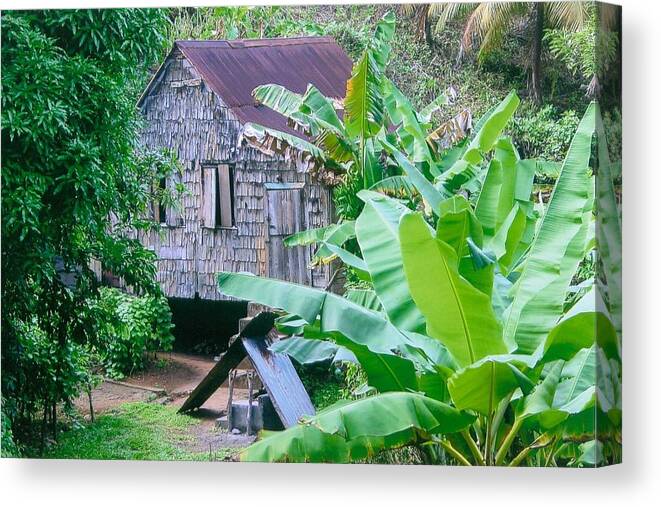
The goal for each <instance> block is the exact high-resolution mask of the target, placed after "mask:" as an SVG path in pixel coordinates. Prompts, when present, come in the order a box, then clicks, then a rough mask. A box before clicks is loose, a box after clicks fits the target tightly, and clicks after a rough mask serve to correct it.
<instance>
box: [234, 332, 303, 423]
mask: <svg viewBox="0 0 661 507" xmlns="http://www.w3.org/2000/svg"><path fill="white" fill-rule="evenodd" d="M244 334H246V333H244ZM241 341H242V342H243V346H244V348H245V350H246V352H247V354H248V357H249V358H250V361H251V362H252V364H253V366H254V367H255V370H256V371H257V374H258V375H259V378H260V379H261V381H262V384H264V387H265V388H266V392H267V393H268V395H269V397H270V398H271V402H272V403H273V406H274V407H275V411H276V412H277V414H278V416H279V417H280V420H281V421H282V424H283V425H284V426H285V428H289V427H291V426H294V425H295V424H296V423H297V422H298V421H299V420H300V419H301V417H304V416H313V415H314V414H315V411H314V407H313V406H312V402H311V401H310V397H309V396H308V393H307V391H306V390H305V387H303V383H302V382H301V379H300V378H299V376H298V374H297V373H296V370H295V369H294V365H293V364H292V362H291V360H290V359H289V356H287V355H285V354H276V353H274V352H271V351H270V350H269V348H268V347H269V345H270V344H271V343H272V342H273V340H272V339H271V338H267V337H266V336H256V337H254V336H244V337H243V338H241Z"/></svg>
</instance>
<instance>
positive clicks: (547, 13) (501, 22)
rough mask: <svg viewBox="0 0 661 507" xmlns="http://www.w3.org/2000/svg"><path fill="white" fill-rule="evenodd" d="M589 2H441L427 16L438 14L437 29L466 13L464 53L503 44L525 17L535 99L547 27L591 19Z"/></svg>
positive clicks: (576, 25)
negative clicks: (516, 24) (518, 22)
mask: <svg viewBox="0 0 661 507" xmlns="http://www.w3.org/2000/svg"><path fill="white" fill-rule="evenodd" d="M588 5H589V3H588V2H480V3H477V4H475V3H445V4H443V3H439V4H433V5H431V6H430V8H429V9H427V10H421V11H420V12H421V13H423V14H424V15H425V16H438V23H437V25H436V30H437V31H440V30H442V29H443V28H444V27H445V24H446V23H447V22H448V21H450V20H453V19H456V18H460V17H462V18H463V17H466V16H467V18H466V22H465V26H464V33H463V36H462V40H461V46H460V54H463V53H464V52H467V51H471V50H472V49H473V48H474V47H476V46H477V47H479V53H480V54H484V53H485V52H487V51H489V50H490V49H491V48H493V47H494V46H495V45H497V44H499V43H500V41H501V40H502V37H503V36H504V34H505V33H506V31H507V30H508V29H510V28H511V27H512V26H513V25H514V24H515V22H516V21H523V22H525V24H526V26H527V30H528V32H529V44H530V85H529V86H530V93H531V96H532V98H533V100H534V101H535V102H537V103H540V102H541V100H542V78H543V76H542V47H543V37H544V31H545V30H546V29H547V28H566V29H568V30H571V31H576V30H579V29H580V28H582V27H583V26H584V25H585V24H586V22H587V21H588Z"/></svg>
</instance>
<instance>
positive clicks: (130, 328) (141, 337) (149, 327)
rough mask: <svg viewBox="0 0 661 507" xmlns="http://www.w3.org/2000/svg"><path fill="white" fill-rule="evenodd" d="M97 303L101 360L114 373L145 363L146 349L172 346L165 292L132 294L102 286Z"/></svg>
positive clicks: (126, 372)
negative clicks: (144, 294)
mask: <svg viewBox="0 0 661 507" xmlns="http://www.w3.org/2000/svg"><path fill="white" fill-rule="evenodd" d="M96 304H97V310H98V315H99V323H100V324H99V327H98V333H99V334H98V336H97V337H96V340H95V342H94V350H95V352H97V354H98V357H99V362H100V364H101V365H102V366H103V368H104V370H105V372H106V373H107V374H108V375H109V376H111V377H122V376H124V375H130V374H131V373H132V372H133V371H134V370H139V369H140V368H142V367H143V366H144V364H145V359H146V358H145V352H147V351H151V350H165V351H167V350H170V349H171V348H172V344H173V342H174V336H172V333H171V329H172V327H173V325H172V322H171V319H170V308H169V306H168V302H167V300H166V299H165V297H163V296H151V295H146V296H142V297H136V296H131V295H129V294H126V293H124V292H121V291H119V290H116V289H111V288H102V289H101V290H100V297H99V300H98V302H97V303H96Z"/></svg>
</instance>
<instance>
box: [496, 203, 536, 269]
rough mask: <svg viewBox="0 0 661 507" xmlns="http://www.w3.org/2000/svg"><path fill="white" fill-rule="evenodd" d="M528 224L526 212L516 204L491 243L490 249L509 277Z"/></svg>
mask: <svg viewBox="0 0 661 507" xmlns="http://www.w3.org/2000/svg"><path fill="white" fill-rule="evenodd" d="M527 223H528V222H527V217H526V214H525V212H524V211H523V209H521V208H520V207H519V205H518V204H515V205H514V207H513V208H512V209H511V211H510V213H509V215H508V216H507V217H506V218H505V221H504V222H503V223H502V224H501V225H500V227H499V228H498V230H497V231H496V234H495V235H494V237H493V239H492V240H491V241H490V242H489V247H490V249H491V251H492V252H493V253H494V254H495V256H496V258H497V259H498V265H499V266H500V270H501V272H502V273H503V274H504V275H508V274H509V272H510V269H511V267H512V262H513V260H514V259H515V253H516V251H517V248H518V246H519V244H520V242H521V238H523V234H524V232H525V230H526V225H527Z"/></svg>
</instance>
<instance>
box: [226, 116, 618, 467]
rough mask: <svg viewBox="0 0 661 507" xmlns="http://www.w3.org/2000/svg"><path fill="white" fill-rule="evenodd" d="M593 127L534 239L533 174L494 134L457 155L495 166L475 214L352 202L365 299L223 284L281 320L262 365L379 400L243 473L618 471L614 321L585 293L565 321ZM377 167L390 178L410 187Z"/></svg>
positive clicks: (583, 127)
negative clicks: (278, 337)
mask: <svg viewBox="0 0 661 507" xmlns="http://www.w3.org/2000/svg"><path fill="white" fill-rule="evenodd" d="M503 110H505V111H507V108H501V109H500V111H501V112H502V111H503ZM499 114H500V113H499ZM506 114H508V113H506ZM500 117H501V118H502V115H501V116H500ZM599 121H600V120H599V110H598V108H597V106H596V105H594V104H593V105H591V106H590V107H589V108H588V110H587V111H586V113H585V116H584V117H583V119H582V121H581V122H580V124H579V127H578V129H577V132H576V134H575V136H574V139H573V141H572V143H571V145H570V148H569V151H568V153H567V156H566V158H565V161H564V163H563V165H562V168H561V170H560V173H559V177H558V180H557V183H556V186H555V189H554V192H553V194H552V196H551V199H550V201H549V203H548V205H547V206H546V209H545V210H544V216H543V218H542V219H541V220H539V221H538V223H534V224H533V226H532V227H528V218H529V217H528V215H527V214H526V213H527V211H528V210H529V209H530V206H531V204H532V203H531V200H530V198H531V196H530V191H529V185H530V174H529V173H530V168H529V167H526V166H527V163H526V162H524V161H520V160H519V159H518V155H517V154H516V152H515V150H514V149H513V146H512V143H511V142H510V141H508V140H505V141H503V140H502V139H501V138H500V137H499V135H498V134H496V135H493V136H488V135H484V136H481V137H479V140H475V139H478V138H477V137H476V138H474V140H473V141H471V142H470V143H467V145H466V149H465V150H464V153H463V155H462V157H464V158H465V160H466V161H469V160H471V161H476V162H475V163H479V162H477V158H478V157H482V158H484V157H485V156H486V154H487V153H490V152H492V153H493V156H492V158H491V160H490V161H489V163H488V165H487V174H486V176H485V178H484V181H483V182H482V183H481V188H480V190H479V192H478V195H477V196H476V199H474V200H469V199H467V198H465V197H464V196H462V195H453V196H451V197H446V196H444V195H443V192H442V190H440V189H439V188H437V187H436V186H434V185H433V184H432V185H431V188H429V187H426V186H424V184H423V185H420V187H419V190H420V193H421V194H422V195H423V197H424V198H425V200H426V201H427V202H428V203H429V205H430V206H432V207H433V211H434V212H433V214H427V213H424V212H420V211H417V210H412V209H410V208H408V207H407V206H404V205H402V203H401V202H400V201H398V200H396V199H393V198H391V197H388V196H386V195H383V194H379V193H377V192H373V191H366V190H363V191H362V192H360V194H359V196H358V197H359V198H360V199H361V200H362V201H363V202H364V203H365V205H364V208H363V211H362V212H361V214H360V216H359V217H358V219H357V220H356V222H355V224H353V225H352V226H347V229H350V234H351V235H352V236H353V235H355V239H356V241H357V243H358V245H359V252H358V254H357V255H356V257H358V258H359V259H361V261H362V269H364V270H365V272H366V274H367V275H368V276H369V283H370V288H369V289H367V292H368V294H362V295H361V297H356V296H355V295H354V296H350V295H347V296H346V297H342V296H338V295H335V294H331V293H327V292H324V291H321V290H318V289H313V288H310V287H304V286H299V285H295V284H290V283H287V282H283V281H278V280H269V279H264V278H259V277H255V276H250V275H244V274H236V273H221V274H220V275H219V278H218V280H219V285H220V290H221V292H222V293H223V294H225V295H227V296H232V297H235V298H239V299H245V300H251V301H256V302H259V303H261V304H265V305H268V306H271V307H273V308H277V309H280V310H282V311H283V312H284V315H285V317H284V318H283V320H282V322H281V330H285V331H288V333H289V334H291V335H292V338H287V339H284V340H282V341H281V342H279V343H277V344H276V345H275V346H274V350H275V351H277V352H279V353H288V354H291V355H292V357H294V358H298V359H299V360H301V361H302V362H305V361H307V360H309V359H314V358H323V359H331V358H332V360H337V359H336V358H337V357H338V355H339V357H344V358H347V359H346V360H351V361H356V362H358V363H359V364H360V366H361V367H362V368H363V370H364V371H365V373H366V376H367V381H368V384H369V386H370V387H371V388H372V390H373V391H374V392H375V393H376V394H374V395H373V396H370V397H368V398H365V399H360V400H344V401H342V402H340V403H338V404H336V405H334V406H332V407H329V408H328V409H326V410H324V411H323V412H320V413H319V414H317V415H316V416H315V417H310V418H305V419H303V420H302V421H301V422H300V424H299V425H297V426H295V427H292V428H290V429H288V430H285V431H283V432H275V433H265V434H263V435H262V436H261V437H260V439H259V440H258V441H257V442H256V443H255V444H253V445H252V446H250V447H249V448H248V449H246V450H245V451H244V453H243V454H242V459H244V460H256V461H264V460H267V461H322V462H328V461H330V462H349V461H361V460H365V459H370V458H371V457H372V456H373V455H374V454H375V453H377V452H379V451H381V450H383V449H389V448H396V447H401V446H403V445H417V446H419V447H420V448H421V449H423V450H424V452H425V453H426V454H427V455H428V456H429V457H430V459H431V460H432V461H433V460H439V461H441V462H450V463H456V464H462V465H510V466H516V465H520V464H527V465H532V464H536V465H548V466H555V465H576V466H593V465H595V464H599V463H604V462H615V461H617V460H618V459H619V450H618V449H619V448H618V442H619V439H620V435H621V430H620V425H621V384H620V379H621V368H620V365H621V341H620V340H621V338H620V335H619V333H618V331H617V329H616V327H615V326H614V325H613V323H612V320H611V317H610V316H609V312H611V311H614V310H617V308H616V307H613V305H612V304H611V302H610V301H608V300H605V299H604V298H602V297H601V293H602V292H601V291H599V290H596V289H594V288H593V289H592V290H589V291H588V292H587V293H586V294H584V295H583V297H582V298H580V299H579V301H578V302H577V303H575V304H574V305H573V306H571V307H570V308H569V310H566V309H565V305H564V304H565V303H566V301H567V295H568V286H569V283H570V281H571V278H572V276H573V275H574V273H575V272H576V269H577V266H578V263H579V262H580V261H581V259H582V258H583V257H584V256H585V254H586V251H587V250H589V249H593V248H594V245H595V242H594V241H591V240H590V232H589V230H590V224H591V222H592V221H593V220H594V216H593V215H594V213H593V205H594V200H595V196H594V192H593V191H591V188H593V185H594V181H593V177H592V176H591V175H590V161H591V157H590V154H591V142H592V139H593V136H594V134H595V130H596V129H595V125H598V122H599ZM483 128H484V127H483ZM494 129H495V130H496V131H498V130H499V129H502V127H501V126H499V125H496V126H495V127H494ZM598 136H599V135H598V133H597V137H598ZM387 149H389V153H390V155H391V156H392V157H393V158H394V159H395V160H396V161H397V162H398V163H400V164H401V165H402V166H403V167H402V172H404V173H406V174H407V175H408V173H409V171H410V172H411V173H412V171H413V170H412V169H411V167H413V168H416V169H417V167H416V163H415V161H413V160H410V159H409V157H408V156H407V155H406V154H405V153H402V152H401V151H400V150H399V149H398V148H397V147H395V146H393V145H392V144H390V147H389V148H387ZM602 160H603V156H602ZM471 163H472V162H471ZM416 182H417V180H414V183H413V184H414V185H415V184H416ZM427 182H428V183H429V181H428V180H427ZM416 188H418V187H416ZM433 192H436V194H433ZM426 194H427V195H426ZM526 194H527V195H526ZM522 214H523V215H522ZM522 216H523V219H525V220H523V219H522V218H521V217H522ZM334 232H337V229H335V228H334V227H331V228H330V229H326V230H324V231H314V232H312V233H310V234H309V235H308V236H307V240H310V239H311V238H318V237H327V235H330V234H332V233H334ZM345 232H346V231H345ZM343 234H344V233H343ZM529 236H530V237H529ZM492 249H493V250H496V252H495V253H494V252H493V251H492ZM375 299H376V300H378V304H377V305H374V300H375Z"/></svg>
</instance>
